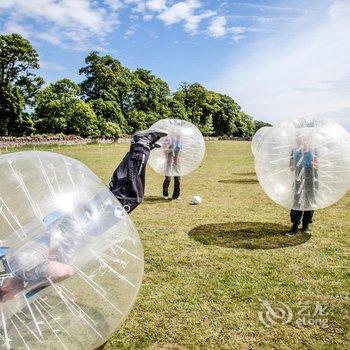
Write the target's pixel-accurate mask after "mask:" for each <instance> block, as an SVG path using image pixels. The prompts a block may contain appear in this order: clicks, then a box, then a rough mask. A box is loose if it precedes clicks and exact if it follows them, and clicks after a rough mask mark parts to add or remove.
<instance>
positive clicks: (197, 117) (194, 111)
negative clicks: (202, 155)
mask: <svg viewBox="0 0 350 350" xmlns="http://www.w3.org/2000/svg"><path fill="white" fill-rule="evenodd" d="M173 98H174V99H175V100H176V101H177V102H179V103H180V104H182V105H183V107H184V110H185V111H186V117H187V118H186V119H188V120H189V121H191V122H192V123H193V124H195V125H196V126H198V128H199V129H200V130H201V131H202V133H203V134H205V135H210V134H211V133H212V132H213V126H212V116H213V112H214V110H215V106H214V105H213V99H214V98H215V96H214V95H213V94H212V93H211V92H210V91H208V90H206V89H205V88H204V87H203V86H202V85H200V84H198V83H195V84H188V83H182V84H181V85H180V88H179V89H178V90H177V91H176V92H175V94H174V97H173Z"/></svg>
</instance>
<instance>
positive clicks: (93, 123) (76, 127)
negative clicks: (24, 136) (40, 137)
mask: <svg viewBox="0 0 350 350" xmlns="http://www.w3.org/2000/svg"><path fill="white" fill-rule="evenodd" d="M79 95H80V87H79V85H77V84H75V83H74V82H73V81H71V80H69V79H62V80H59V81H57V82H55V83H54V84H50V85H49V86H48V87H46V88H45V89H44V90H42V91H41V92H40V93H38V95H37V99H36V106H35V114H36V118H37V120H36V127H37V130H38V131H39V132H41V133H64V134H75V135H80V136H84V137H86V136H98V135H99V134H100V132H99V128H98V127H99V123H98V119H97V117H96V115H95V113H94V111H93V109H92V107H91V106H90V105H89V104H88V103H86V102H84V101H82V100H81V99H80V98H79Z"/></svg>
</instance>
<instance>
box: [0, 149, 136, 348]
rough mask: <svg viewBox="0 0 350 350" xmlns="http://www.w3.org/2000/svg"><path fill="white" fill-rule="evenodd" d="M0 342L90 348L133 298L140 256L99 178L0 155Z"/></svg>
mask: <svg viewBox="0 0 350 350" xmlns="http://www.w3.org/2000/svg"><path fill="white" fill-rule="evenodd" d="M0 177H1V182H0V239H1V248H0V255H1V266H2V273H1V275H0V298H1V300H0V342H1V343H2V344H1V345H2V347H3V348H4V349H94V348H96V347H97V346H99V345H100V344H102V343H103V342H105V341H106V340H107V338H108V337H109V336H110V335H111V333H113V332H114V331H115V330H116V329H117V328H118V327H119V326H120V325H121V323H122V322H123V321H124V319H125V317H126V316H127V314H128V312H129V311H130V309H131V307H132V305H133V303H134V301H135V298H136V295H137V293H138V290H139V287H140V284H141V279H142V274H143V250H142V245H141V242H140V239H139V236H138V234H137V231H136V229H135V227H134V225H133V224H132V222H131V220H130V218H129V216H128V215H127V214H126V212H125V211H124V209H123V207H122V206H121V204H120V203H119V202H118V200H117V199H116V198H115V197H114V196H113V195H112V194H111V192H110V191H109V190H108V189H107V188H106V187H105V186H104V185H103V183H102V182H101V180H100V179H99V178H98V177H97V176H96V175H95V174H94V173H93V172H91V171H90V170H89V169H88V168H87V167H86V166H85V165H83V164H82V163H80V162H79V161H76V160H74V159H71V158H68V157H65V156H62V155H59V154H55V153H48V152H18V153H11V154H6V155H1V156H0Z"/></svg>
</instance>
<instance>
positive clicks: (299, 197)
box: [255, 118, 350, 210]
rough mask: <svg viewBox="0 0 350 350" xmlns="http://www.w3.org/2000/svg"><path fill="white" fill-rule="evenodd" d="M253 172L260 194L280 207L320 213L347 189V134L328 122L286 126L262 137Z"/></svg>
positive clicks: (349, 164) (349, 174)
mask: <svg viewBox="0 0 350 350" xmlns="http://www.w3.org/2000/svg"><path fill="white" fill-rule="evenodd" d="M255 168H256V173H257V176H258V179H259V182H260V185H261V186H262V188H263V189H264V191H265V192H266V193H267V195H268V196H269V197H270V198H271V199H272V200H274V201H275V202H276V203H278V204H280V205H282V206H283V207H285V208H288V209H294V210H315V209H322V208H326V207H328V206H330V205H332V204H334V203H336V202H337V201H339V200H340V199H341V198H342V197H343V196H344V195H345V194H346V192H347V191H348V190H349V189H350V143H349V142H348V133H347V131H346V130H345V129H344V128H343V127H342V126H341V125H339V124H337V123H336V122H334V121H332V120H328V119H317V118H300V119H293V120H289V121H286V122H284V123H282V124H280V125H278V126H275V127H273V128H271V130H269V131H268V132H266V133H265V135H264V137H263V140H262V142H261V145H260V147H259V149H258V150H257V153H256V157H255Z"/></svg>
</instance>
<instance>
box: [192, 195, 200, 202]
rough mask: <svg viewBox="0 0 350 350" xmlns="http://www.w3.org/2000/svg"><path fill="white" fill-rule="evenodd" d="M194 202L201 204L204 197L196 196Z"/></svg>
mask: <svg viewBox="0 0 350 350" xmlns="http://www.w3.org/2000/svg"><path fill="white" fill-rule="evenodd" d="M192 203H193V204H201V203H202V198H201V197H199V196H194V197H193V199H192Z"/></svg>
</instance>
